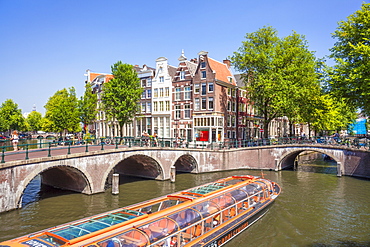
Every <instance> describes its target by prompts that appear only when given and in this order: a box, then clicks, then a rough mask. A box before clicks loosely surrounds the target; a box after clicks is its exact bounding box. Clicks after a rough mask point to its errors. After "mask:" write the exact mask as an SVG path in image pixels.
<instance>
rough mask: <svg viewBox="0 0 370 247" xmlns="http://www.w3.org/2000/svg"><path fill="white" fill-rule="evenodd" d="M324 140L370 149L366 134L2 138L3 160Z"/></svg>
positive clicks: (242, 146) (212, 148) (323, 142)
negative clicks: (212, 139)
mask: <svg viewBox="0 0 370 247" xmlns="http://www.w3.org/2000/svg"><path fill="white" fill-rule="evenodd" d="M296 144H308V145H311V144H320V145H330V146H346V147H351V148H358V149H359V148H362V149H369V146H370V142H369V141H368V139H366V138H362V139H360V138H357V137H346V138H332V137H311V138H301V137H280V138H272V139H271V138H269V139H255V138H253V139H245V140H231V141H225V142H206V141H196V140H193V141H192V140H185V139H181V138H153V137H102V138H93V139H66V138H60V139H58V140H57V139H53V138H51V139H47V138H45V139H43V138H38V139H36V140H35V139H28V140H27V141H20V142H19V143H18V145H17V148H18V149H19V150H17V151H13V145H12V143H11V141H3V140H2V141H1V142H0V152H1V154H0V156H1V161H0V162H1V163H5V162H6V161H11V160H27V159H29V158H30V156H32V157H37V158H41V157H52V156H55V155H63V154H71V153H82V152H90V151H96V150H104V149H118V148H119V147H126V148H131V147H169V148H196V149H209V150H221V149H232V148H233V149H235V148H245V147H258V146H269V145H296Z"/></svg>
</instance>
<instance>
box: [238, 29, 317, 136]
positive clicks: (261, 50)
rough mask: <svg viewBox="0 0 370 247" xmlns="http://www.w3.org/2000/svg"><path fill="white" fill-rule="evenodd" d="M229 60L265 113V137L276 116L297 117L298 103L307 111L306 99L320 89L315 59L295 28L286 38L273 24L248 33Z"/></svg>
mask: <svg viewBox="0 0 370 247" xmlns="http://www.w3.org/2000/svg"><path fill="white" fill-rule="evenodd" d="M231 61H232V64H233V65H234V67H235V68H236V69H237V70H238V71H240V72H242V73H243V76H242V78H243V80H244V82H245V85H246V90H247V92H248V96H249V98H250V99H251V100H252V102H254V106H255V108H256V109H257V111H258V112H259V113H260V114H261V116H263V117H264V120H263V125H264V136H265V137H268V126H269V124H270V122H271V121H272V120H273V119H274V118H276V117H282V116H288V117H289V119H290V120H291V121H299V120H300V118H299V114H300V107H301V106H303V105H304V106H305V108H306V110H308V111H310V110H311V108H309V107H308V105H307V99H310V97H312V95H314V94H315V93H317V92H319V91H320V85H319V81H318V79H317V75H316V73H315V68H316V59H315V57H314V55H313V53H312V52H310V51H309V50H308V48H307V42H306V41H305V39H304V37H303V36H301V35H298V34H297V33H295V32H293V33H292V34H291V35H289V36H287V37H285V38H279V37H278V36H277V31H276V30H275V29H273V28H272V27H263V28H261V29H259V30H258V31H256V32H254V33H247V35H246V41H243V43H242V46H241V47H240V48H239V49H238V51H237V52H234V55H233V56H232V57H231Z"/></svg>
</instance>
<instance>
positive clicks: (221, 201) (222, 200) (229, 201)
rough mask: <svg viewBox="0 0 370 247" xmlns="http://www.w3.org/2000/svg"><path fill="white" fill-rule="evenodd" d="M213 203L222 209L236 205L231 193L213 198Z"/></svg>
mask: <svg viewBox="0 0 370 247" xmlns="http://www.w3.org/2000/svg"><path fill="white" fill-rule="evenodd" d="M211 201H212V202H214V203H216V204H217V205H218V206H219V208H221V209H222V208H226V207H228V206H231V205H233V204H234V200H233V198H232V197H231V195H230V194H229V193H227V194H224V195H221V196H219V197H216V198H213V199H211Z"/></svg>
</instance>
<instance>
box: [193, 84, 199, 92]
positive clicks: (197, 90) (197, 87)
mask: <svg viewBox="0 0 370 247" xmlns="http://www.w3.org/2000/svg"><path fill="white" fill-rule="evenodd" d="M194 93H196V94H198V93H199V84H194Z"/></svg>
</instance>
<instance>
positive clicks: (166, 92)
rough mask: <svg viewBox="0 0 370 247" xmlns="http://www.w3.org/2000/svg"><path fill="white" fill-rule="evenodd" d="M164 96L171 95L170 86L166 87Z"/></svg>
mask: <svg viewBox="0 0 370 247" xmlns="http://www.w3.org/2000/svg"><path fill="white" fill-rule="evenodd" d="M164 96H165V97H169V96H170V88H169V87H166V88H165V89H164Z"/></svg>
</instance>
